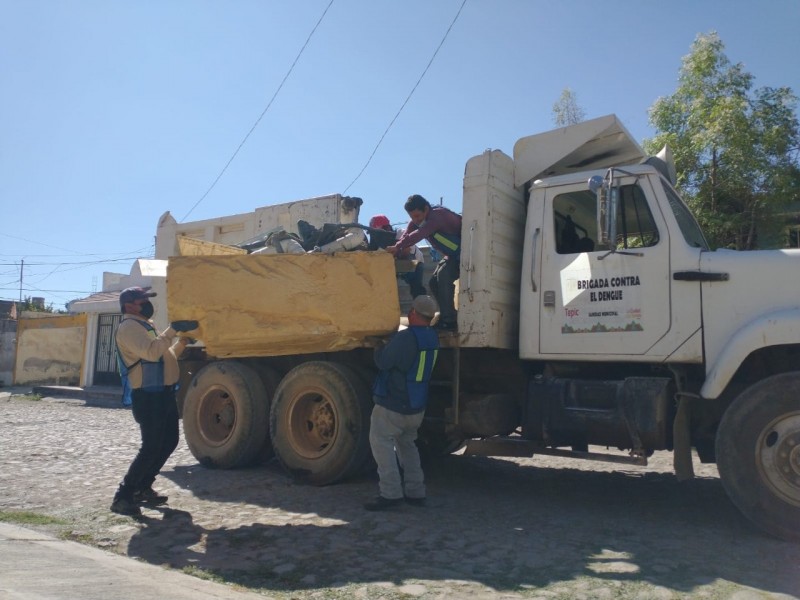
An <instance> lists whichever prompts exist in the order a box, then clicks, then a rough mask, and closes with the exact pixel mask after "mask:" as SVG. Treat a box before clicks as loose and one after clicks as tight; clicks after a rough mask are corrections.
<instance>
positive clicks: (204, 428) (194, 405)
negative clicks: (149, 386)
mask: <svg viewBox="0 0 800 600" xmlns="http://www.w3.org/2000/svg"><path fill="white" fill-rule="evenodd" d="M268 410H269V404H268V399H267V396H266V391H265V390H264V384H263V383H262V382H261V379H260V378H259V376H258V374H257V373H256V372H255V371H253V370H252V369H250V368H249V367H246V366H245V365H243V364H241V363H238V362H234V361H217V362H213V363H211V364H209V365H206V366H205V367H203V368H202V369H201V370H200V371H199V372H198V373H197V375H196V376H195V377H194V379H192V383H191V385H190V386H189V390H188V391H187V392H186V400H185V402H184V407H183V432H184V436H185V437H186V443H187V444H188V446H189V450H191V452H192V454H193V455H194V457H195V458H196V459H197V460H198V461H199V462H200V464H201V465H203V466H205V467H217V468H221V469H232V468H234V467H241V466H245V465H248V464H251V463H252V462H253V461H254V460H255V459H256V458H257V456H258V452H259V450H261V448H262V447H263V446H264V440H265V438H266V437H267V424H268V421H267V419H268Z"/></svg>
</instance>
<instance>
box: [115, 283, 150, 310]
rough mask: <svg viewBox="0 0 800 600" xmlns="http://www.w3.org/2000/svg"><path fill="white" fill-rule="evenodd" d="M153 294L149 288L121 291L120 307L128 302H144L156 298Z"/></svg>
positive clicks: (132, 288) (131, 288)
mask: <svg viewBox="0 0 800 600" xmlns="http://www.w3.org/2000/svg"><path fill="white" fill-rule="evenodd" d="M157 295H158V294H156V293H155V292H151V291H150V288H140V287H129V288H125V289H124V290H122V291H121V292H120V294H119V305H120V307H122V306H124V305H125V304H128V303H129V302H136V301H137V300H144V299H145V298H152V297H153V296H157Z"/></svg>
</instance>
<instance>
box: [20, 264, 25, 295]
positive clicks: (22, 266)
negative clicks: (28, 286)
mask: <svg viewBox="0 0 800 600" xmlns="http://www.w3.org/2000/svg"><path fill="white" fill-rule="evenodd" d="M24 267H25V259H24V258H22V259H20V261H19V303H20V304H22V269H23V268H24Z"/></svg>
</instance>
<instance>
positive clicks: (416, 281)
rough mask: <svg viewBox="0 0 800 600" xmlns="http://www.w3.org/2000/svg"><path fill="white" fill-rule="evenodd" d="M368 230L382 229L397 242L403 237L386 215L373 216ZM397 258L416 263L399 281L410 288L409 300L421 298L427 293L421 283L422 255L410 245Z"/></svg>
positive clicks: (423, 265) (423, 264) (416, 248)
mask: <svg viewBox="0 0 800 600" xmlns="http://www.w3.org/2000/svg"><path fill="white" fill-rule="evenodd" d="M369 226H370V229H382V230H383V231H391V232H394V234H395V239H396V240H399V239H400V237H401V236H402V235H403V232H402V231H401V230H400V229H394V228H393V227H392V225H391V223H389V219H388V217H386V215H375V216H374V217H372V218H371V219H370V220H369ZM397 258H407V259H411V260H415V261H417V265H416V266H415V267H414V270H413V271H409V272H408V273H402V274H401V275H400V279H402V280H403V281H405V282H406V283H407V284H408V285H409V287H410V288H411V298H412V299H413V298H416V297H417V296H422V295H424V294H426V293H427V290H426V289H425V285H424V284H423V283H422V276H423V272H424V271H425V256H424V255H423V254H422V250H420V248H419V246H417V245H416V244H415V245H412V246H409V247H408V248H405V249H404V250H403V251H402V252H400V253H398V255H397Z"/></svg>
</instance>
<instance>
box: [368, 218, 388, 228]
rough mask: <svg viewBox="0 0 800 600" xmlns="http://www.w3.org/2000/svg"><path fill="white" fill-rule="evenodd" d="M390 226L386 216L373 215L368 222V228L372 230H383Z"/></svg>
mask: <svg viewBox="0 0 800 600" xmlns="http://www.w3.org/2000/svg"><path fill="white" fill-rule="evenodd" d="M391 225H392V224H391V223H389V218H388V217H387V216H386V215H375V216H374V217H372V218H371V219H370V220H369V226H370V227H372V229H383V228H384V227H391Z"/></svg>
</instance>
